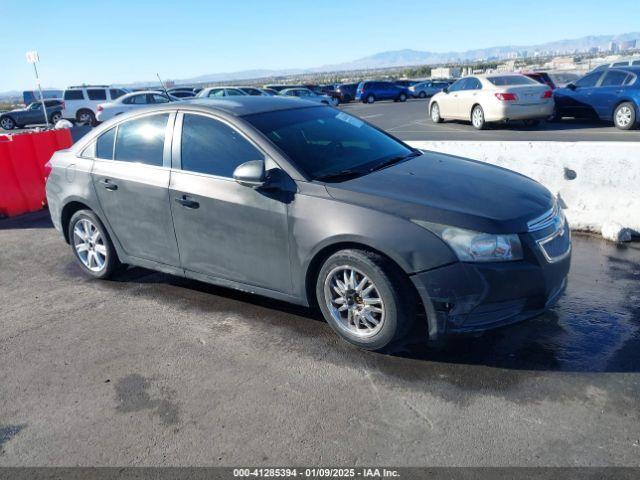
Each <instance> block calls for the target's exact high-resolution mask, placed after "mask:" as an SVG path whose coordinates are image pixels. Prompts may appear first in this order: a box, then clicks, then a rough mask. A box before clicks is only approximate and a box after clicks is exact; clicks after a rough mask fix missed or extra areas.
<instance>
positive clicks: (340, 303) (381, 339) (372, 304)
mask: <svg viewBox="0 0 640 480" xmlns="http://www.w3.org/2000/svg"><path fill="white" fill-rule="evenodd" d="M412 292H413V291H412V289H411V286H410V285H409V281H408V280H407V279H406V278H405V277H404V275H403V274H402V272H401V271H399V269H398V267H397V266H395V265H394V264H391V262H389V261H388V260H387V259H385V258H384V257H382V256H380V255H378V254H375V253H372V252H367V251H364V250H342V251H339V252H337V253H335V254H333V255H332V256H331V257H329V258H328V259H327V260H326V262H325V263H324V265H323V266H322V268H321V270H320V273H319V275H318V279H317V283H316V297H317V301H318V305H319V306H320V309H321V311H322V314H323V315H324V318H325V319H326V320H327V322H328V323H329V325H330V326H331V328H332V329H333V330H334V331H335V332H336V333H338V335H340V337H342V338H343V339H344V340H346V341H347V342H349V343H351V344H353V345H356V346H357V347H360V348H363V349H366V350H382V349H385V348H388V347H390V346H391V344H392V343H394V342H397V341H398V340H400V339H401V338H402V337H404V336H405V335H406V333H407V332H408V331H409V329H410V327H411V325H412V323H413V320H414V318H415V314H416V310H415V307H416V305H417V301H416V299H415V297H414V295H413V293H412Z"/></svg>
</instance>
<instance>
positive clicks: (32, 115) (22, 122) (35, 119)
mask: <svg viewBox="0 0 640 480" xmlns="http://www.w3.org/2000/svg"><path fill="white" fill-rule="evenodd" d="M44 104H45V107H46V109H47V119H48V120H49V123H52V124H55V123H56V122H57V121H58V120H60V119H61V118H62V107H63V105H64V104H63V102H62V100H54V99H50V100H45V101H44ZM44 123H46V122H45V119H44V113H43V112H42V102H40V101H37V102H33V103H30V104H29V106H27V107H25V108H18V109H15V110H11V111H10V112H5V113H3V114H2V115H0V127H2V128H3V129H4V130H13V129H14V128H16V127H17V128H20V127H26V126H27V125H41V124H44Z"/></svg>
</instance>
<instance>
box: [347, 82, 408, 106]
mask: <svg viewBox="0 0 640 480" xmlns="http://www.w3.org/2000/svg"><path fill="white" fill-rule="evenodd" d="M407 98H409V92H408V90H407V89H406V88H404V87H400V86H398V85H396V84H394V83H391V82H381V81H374V82H360V84H359V85H358V88H357V89H356V101H359V102H363V103H373V102H375V101H376V100H393V101H394V102H404V101H406V100H407Z"/></svg>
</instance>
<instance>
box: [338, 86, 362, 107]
mask: <svg viewBox="0 0 640 480" xmlns="http://www.w3.org/2000/svg"><path fill="white" fill-rule="evenodd" d="M357 88H358V84H357V83H341V84H340V85H338V86H337V87H336V90H335V97H336V98H337V99H338V101H339V102H340V103H348V102H351V101H353V100H354V99H355V98H356V89H357Z"/></svg>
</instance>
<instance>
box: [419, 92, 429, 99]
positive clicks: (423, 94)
mask: <svg viewBox="0 0 640 480" xmlns="http://www.w3.org/2000/svg"><path fill="white" fill-rule="evenodd" d="M418 97H420V98H427V92H424V91H423V92H420V93H419V94H418Z"/></svg>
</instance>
